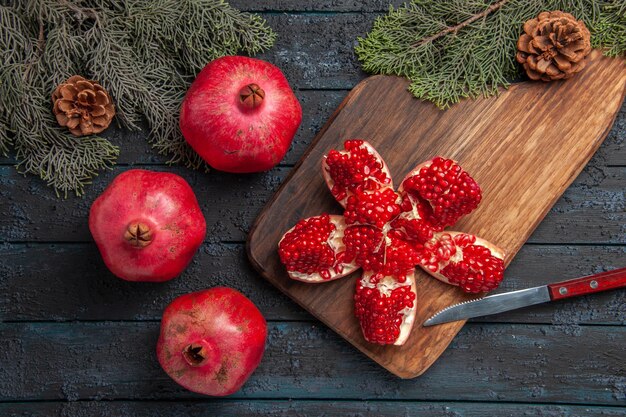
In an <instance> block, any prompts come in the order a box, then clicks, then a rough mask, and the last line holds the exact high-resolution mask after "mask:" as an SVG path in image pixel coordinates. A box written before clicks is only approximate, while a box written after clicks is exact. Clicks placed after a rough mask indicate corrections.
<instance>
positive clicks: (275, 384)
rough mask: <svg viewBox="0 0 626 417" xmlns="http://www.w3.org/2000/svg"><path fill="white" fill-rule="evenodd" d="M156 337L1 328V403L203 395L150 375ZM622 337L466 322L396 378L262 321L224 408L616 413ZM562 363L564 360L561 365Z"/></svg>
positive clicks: (46, 326) (127, 330)
mask: <svg viewBox="0 0 626 417" xmlns="http://www.w3.org/2000/svg"><path fill="white" fill-rule="evenodd" d="M158 333H159V323H158V322H132V323H131V322H100V323H80V322H77V323H0V363H1V364H2V366H0V401H31V400H38V401H49V400H58V401H62V400H64V401H83V400H107V401H109V400H110V401H114V400H184V399H191V398H194V399H204V398H206V397H203V396H201V395H198V394H194V393H192V392H190V391H187V390H185V389H184V388H182V387H181V386H179V385H177V384H176V383H175V382H174V381H173V380H171V379H170V378H169V377H168V376H167V374H166V373H165V372H164V371H163V370H162V369H161V368H160V366H159V364H158V361H157V359H156V355H155V350H154V349H155V343H156V340H157V338H158ZM625 338H626V327H623V326H611V327H610V331H607V329H606V328H604V327H603V326H582V327H580V328H571V327H568V326H550V325H547V326H541V325H518V324H478V323H472V324H468V325H467V326H465V328H463V330H462V331H461V333H460V334H459V336H458V337H457V338H455V340H454V341H453V342H452V344H451V345H450V348H449V349H448V350H447V351H446V352H445V353H444V354H443V357H442V359H441V360H440V361H438V362H437V363H436V364H434V365H433V367H432V368H431V370H430V371H429V372H428V373H427V374H425V375H424V376H423V377H422V378H418V379H415V380H403V379H400V378H396V377H395V376H393V375H392V374H390V373H389V372H387V371H385V370H384V369H382V368H381V367H380V366H378V365H376V364H375V363H374V362H372V361H371V360H369V359H368V358H366V357H365V356H363V355H357V354H355V352H354V348H352V346H350V345H349V344H348V343H346V342H345V341H344V340H342V339H341V338H340V337H339V336H338V335H337V334H336V333H334V332H333V331H332V330H330V329H329V328H327V327H326V326H322V325H319V324H316V323H298V322H292V323H285V322H282V323H281V322H270V323H268V343H267V349H266V351H265V355H264V357H263V360H262V361H261V364H260V365H259V367H258V369H257V370H256V371H255V373H254V374H253V375H252V377H251V378H250V379H249V380H248V382H247V383H246V384H245V385H244V386H243V387H242V389H241V390H240V391H238V392H237V393H236V394H234V395H232V396H230V397H229V398H228V399H227V401H231V400H234V399H273V398H274V399H275V398H283V399H286V398H290V399H294V400H297V399H318V400H321V399H329V400H330V399H346V400H405V401H474V402H481V401H486V402H499V403H508V402H522V403H564V404H595V405H606V406H620V405H622V406H623V405H624V401H626V369H625V368H624V361H623V347H624V344H623V341H624V339H625ZM581 340H585V342H584V346H585V349H581V348H580V346H581V345H580V343H581ZM599 352H601V353H599ZM563 358H568V361H567V366H564V360H563ZM0 415H1V414H0ZM496 416H497V417H500V416H499V415H495V416H494V417H496Z"/></svg>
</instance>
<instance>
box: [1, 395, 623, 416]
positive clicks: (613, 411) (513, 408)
mask: <svg viewBox="0 0 626 417" xmlns="http://www.w3.org/2000/svg"><path fill="white" fill-rule="evenodd" d="M0 415H2V416H3V417H25V416H28V417H51V416H62V417H68V416H73V417H95V416H97V417H172V416H176V417H182V416H194V417H216V416H219V417H259V416H264V417H329V416H342V417H398V416H420V417H485V416H498V417H520V416H533V417H623V416H624V409H623V408H621V407H593V406H592V407H589V406H572V405H528V404H493V403H486V404H477V403H472V402H448V403H446V402H419V403H415V402H410V401H368V402H363V401H332V400H330V401H326V400H324V401H297V400H296V401H293V400H253V401H246V400H230V401H224V400H221V399H214V400H204V401H198V400H193V401H177V402H171V401H150V402H145V401H116V402H109V401H107V402H82V401H81V402H63V403H59V402H37V403H9V404H0Z"/></svg>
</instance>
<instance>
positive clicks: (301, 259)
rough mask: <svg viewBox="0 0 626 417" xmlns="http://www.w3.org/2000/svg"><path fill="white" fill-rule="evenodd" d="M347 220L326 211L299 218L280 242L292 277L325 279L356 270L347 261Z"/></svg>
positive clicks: (335, 277) (281, 257) (280, 251)
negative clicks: (302, 218)
mask: <svg viewBox="0 0 626 417" xmlns="http://www.w3.org/2000/svg"><path fill="white" fill-rule="evenodd" d="M345 229H346V224H345V222H344V219H343V216H335V215H329V214H323V215H321V216H316V217H309V218H308V219H304V220H300V221H299V222H298V223H297V224H296V225H295V226H294V227H292V228H291V229H290V230H289V231H287V233H285V235H284V236H283V238H282V239H281V240H280V242H279V243H278V254H279V255H280V260H281V261H282V263H283V264H284V265H285V266H286V267H287V273H288V274H289V277H291V278H292V279H295V280H298V281H304V282H313V283H319V282H325V281H331V280H333V279H337V278H341V277H343V276H345V275H348V274H350V273H352V272H353V271H355V270H356V268H357V266H356V265H355V264H354V263H351V262H344V258H345V245H344V243H343V236H344V231H345Z"/></svg>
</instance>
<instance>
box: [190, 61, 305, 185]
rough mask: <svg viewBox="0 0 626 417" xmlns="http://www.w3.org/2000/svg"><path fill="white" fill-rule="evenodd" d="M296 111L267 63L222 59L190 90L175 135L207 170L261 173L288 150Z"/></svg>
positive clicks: (292, 97)
mask: <svg viewBox="0 0 626 417" xmlns="http://www.w3.org/2000/svg"><path fill="white" fill-rule="evenodd" d="M301 120H302V109H301V108H300V103H298V99H297V98H296V96H295V95H294V94H293V92H292V91H291V88H290V87H289V83H288V82H287V79H286V78H285V76H284V75H283V73H282V72H281V71H280V70H279V69H278V68H277V67H275V66H274V65H272V64H270V63H269V62H265V61H261V60H259V59H253V58H247V57H243V56H226V57H223V58H218V59H216V60H214V61H212V62H210V63H209V64H208V65H207V66H206V67H204V69H202V71H201V72H200V74H198V77H197V78H196V79H195V81H194V82H193V83H192V84H191V87H190V88H189V91H187V95H186V96H185V99H184V100H183V104H182V108H181V111H180V129H181V131H182V133H183V136H184V137H185V139H186V140H187V142H188V143H189V144H190V145H191V147H192V148H193V149H194V150H195V151H196V152H197V153H198V154H199V155H200V156H201V157H202V158H203V159H204V160H205V161H206V162H207V163H208V164H209V165H211V166H212V167H213V168H215V169H219V170H221V171H226V172H235V173H246V172H260V171H267V170H268V169H270V168H272V167H274V166H275V165H276V164H278V162H280V160H281V159H283V156H285V153H286V152H287V150H288V149H289V145H290V144H291V141H292V140H293V137H294V135H295V134H296V130H298V126H300V121H301Z"/></svg>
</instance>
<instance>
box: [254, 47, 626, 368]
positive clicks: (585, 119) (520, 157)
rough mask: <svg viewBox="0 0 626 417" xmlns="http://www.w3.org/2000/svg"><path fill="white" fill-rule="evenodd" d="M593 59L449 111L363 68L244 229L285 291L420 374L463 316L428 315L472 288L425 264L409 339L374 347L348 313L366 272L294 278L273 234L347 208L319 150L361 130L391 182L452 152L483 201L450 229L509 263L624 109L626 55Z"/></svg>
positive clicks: (390, 362)
mask: <svg viewBox="0 0 626 417" xmlns="http://www.w3.org/2000/svg"><path fill="white" fill-rule="evenodd" d="M590 61H591V62H590V63H589V65H588V66H587V68H585V70H584V71H583V72H582V73H580V74H578V75H576V76H575V77H574V78H572V79H570V80H567V81H565V82H553V83H542V82H524V83H520V84H515V85H513V86H512V87H510V88H509V89H508V90H506V91H503V92H502V93H501V94H500V95H499V96H497V97H490V98H485V99H478V100H465V101H463V102H461V103H459V104H456V105H454V106H453V107H452V108H450V109H449V110H446V111H441V110H438V109H437V108H435V106H433V105H432V104H430V103H429V102H424V101H419V100H416V99H415V98H413V97H412V96H411V94H409V93H408V92H407V87H408V82H407V81H406V80H405V79H402V78H397V77H391V76H374V77H370V78H367V79H366V80H364V81H363V82H361V83H360V84H359V85H357V86H356V87H355V88H354V89H353V90H352V91H351V92H350V94H349V95H348V96H347V97H346V99H345V100H344V101H343V103H341V105H340V106H339V108H338V109H337V110H336V111H335V113H334V114H333V116H332V117H331V118H330V120H329V121H328V123H326V125H325V126H324V128H323V129H322V130H321V131H320V132H319V134H318V135H317V136H316V137H315V139H314V140H313V143H312V144H311V146H310V148H309V149H308V150H307V152H306V153H305V155H304V156H303V157H302V159H301V160H300V162H299V163H298V164H297V166H296V167H295V168H294V169H293V171H292V172H291V174H290V175H289V177H288V178H287V179H286V180H285V182H284V184H283V185H282V186H281V187H280V189H279V190H278V192H277V193H276V194H275V195H274V197H273V198H272V199H271V201H270V202H269V203H268V204H267V206H266V207H265V209H264V210H263V212H262V213H261V214H260V215H259V217H258V219H257V221H256V223H255V225H254V227H253V229H252V231H251V232H250V235H249V238H248V255H249V257H250V260H251V261H252V263H253V264H254V266H255V267H256V269H257V270H258V271H259V272H260V273H261V274H262V275H263V276H264V277H265V278H266V279H268V280H269V281H270V282H271V283H272V284H274V285H275V286H276V287H278V288H279V289H280V290H281V291H282V292H284V293H285V294H287V295H288V296H289V297H291V298H292V299H293V300H294V301H296V302H297V303H298V304H300V305H301V306H302V307H304V308H305V309H307V310H308V311H309V312H310V313H311V314H313V315H314V316H315V317H317V318H318V319H319V320H321V321H322V322H324V323H325V324H326V325H328V326H329V327H331V328H332V329H333V330H335V331H336V332H337V333H339V334H340V335H341V336H342V337H344V338H345V339H346V340H348V341H349V342H350V343H352V344H353V345H354V346H356V347H357V348H358V349H359V350H361V351H362V352H363V353H365V354H366V355H367V356H369V357H370V358H372V359H373V360H375V361H376V362H378V363H379V364H380V365H382V366H383V367H385V368H386V369H388V370H389V371H391V372H393V373H394V374H396V375H398V376H399V377H402V378H413V377H416V376H418V375H420V374H422V373H423V372H424V371H426V369H428V367H429V366H430V365H431V364H432V363H433V362H434V361H435V360H436V359H437V358H438V357H439V355H440V354H441V353H442V352H443V351H444V350H445V349H446V347H447V346H448V344H449V343H450V342H451V341H452V339H453V338H454V336H455V335H456V334H457V333H458V331H459V330H460V329H461V327H463V324H464V322H455V323H448V324H444V325H440V326H434V327H423V326H422V323H423V322H424V321H425V320H426V319H427V318H429V317H430V316H431V315H433V314H434V313H435V312H437V311H439V310H441V309H442V308H444V307H446V306H449V305H451V304H455V303H458V302H461V301H464V300H467V299H470V298H471V297H468V296H467V295H465V294H463V293H462V292H461V291H460V290H459V289H458V288H456V287H452V286H449V285H446V284H443V283H441V282H439V281H437V280H435V279H433V278H430V277H429V276H428V275H427V274H425V273H424V272H422V271H421V269H419V268H418V269H417V274H416V281H417V316H416V320H415V326H414V328H413V332H412V333H411V336H410V337H409V339H408V341H407V342H406V344H405V345H404V346H378V345H374V344H370V343H368V342H366V341H365V340H364V339H363V336H362V335H361V330H360V328H359V324H358V322H357V320H356V319H355V317H354V314H353V302H352V297H353V293H354V287H355V284H356V280H357V277H358V275H357V274H359V273H360V272H357V273H355V274H352V275H350V276H348V277H344V278H342V279H339V280H337V281H333V282H327V283H323V284H306V283H301V282H296V281H293V280H290V279H289V278H288V277H287V274H286V271H285V269H284V267H283V266H282V264H281V263H280V261H279V258H278V254H277V244H278V241H279V240H280V237H281V235H282V234H283V233H284V232H285V231H286V230H288V229H289V228H290V227H292V226H293V225H294V224H295V223H296V222H297V221H298V220H300V219H302V218H305V217H310V216H314V215H318V214H321V213H336V214H341V213H342V210H341V207H340V206H339V204H337V203H336V202H335V200H334V199H333V197H332V196H331V195H330V192H329V191H328V190H327V188H326V184H325V183H324V181H323V179H322V175H321V171H320V162H321V159H322V156H323V155H324V154H326V153H327V152H328V151H329V150H330V149H333V148H341V147H342V143H343V141H344V140H346V139H351V138H361V139H365V140H367V141H369V142H370V143H371V144H372V145H374V147H375V148H376V149H377V150H378V152H379V153H380V154H381V155H382V157H383V158H384V159H385V161H386V162H387V164H388V165H389V167H390V169H391V173H392V175H393V178H394V183H395V184H396V186H397V185H398V184H399V183H400V181H401V180H402V178H403V177H404V176H405V174H407V173H408V172H409V171H410V170H411V169H412V168H413V167H415V166H416V165H417V164H418V163H420V162H423V161H426V160H428V159H430V158H432V157H434V156H436V155H440V156H444V157H447V158H453V159H456V160H457V161H459V162H460V164H461V166H462V167H463V168H465V169H466V170H467V171H468V172H469V173H470V174H471V175H472V176H473V177H474V178H475V179H476V181H477V182H478V184H480V186H481V188H482V190H483V201H482V203H481V204H480V206H479V207H478V209H476V210H475V211H474V212H473V213H471V214H470V215H469V216H467V217H465V218H464V219H463V220H462V221H460V222H459V223H458V224H456V225H455V227H454V230H459V231H464V232H470V233H474V234H477V235H479V236H481V237H483V238H485V239H487V240H489V241H491V242H493V243H495V244H496V245H498V246H500V247H501V248H503V249H504V250H505V251H506V254H507V256H506V263H507V265H508V264H509V263H510V261H511V260H512V259H513V257H514V256H515V254H516V253H517V251H518V250H519V249H520V248H521V246H522V245H523V244H524V242H525V241H526V240H527V239H528V237H529V236H530V234H531V233H532V231H533V230H534V229H535V227H537V225H538V224H539V222H540V221H541V220H542V219H543V217H544V216H545V215H546V213H547V212H548V210H549V209H550V208H551V207H552V205H553V204H554V203H555V202H556V200H557V199H558V198H559V197H560V196H561V194H562V193H563V192H564V191H565V189H566V188H567V187H568V185H569V184H570V183H571V182H572V181H573V180H574V179H575V178H576V176H577V175H578V173H579V172H580V171H581V170H582V169H583V167H584V166H585V164H586V163H587V161H588V160H589V159H590V158H591V156H592V155H593V153H594V152H595V151H596V149H597V148H598V146H600V144H601V143H602V141H603V140H604V138H605V137H606V135H607V133H608V132H609V130H610V128H611V125H612V123H613V121H614V119H615V116H616V114H617V112H618V111H619V109H620V106H621V104H622V101H623V99H624V94H625V92H626V88H625V87H626V63H625V62H626V61H625V60H623V59H611V58H606V57H603V56H601V54H600V53H599V52H598V51H593V52H592V54H591V57H590ZM505 279H506V274H505Z"/></svg>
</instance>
